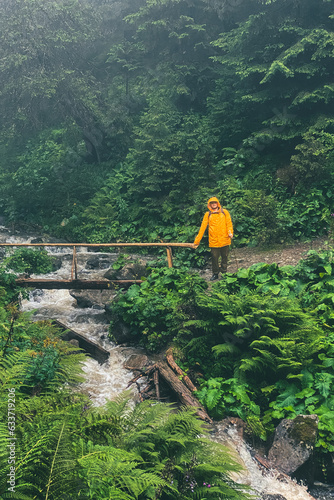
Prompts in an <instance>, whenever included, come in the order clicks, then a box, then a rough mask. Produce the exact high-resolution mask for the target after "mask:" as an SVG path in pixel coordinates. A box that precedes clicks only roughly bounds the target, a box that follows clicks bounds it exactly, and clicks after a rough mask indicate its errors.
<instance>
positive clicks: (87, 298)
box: [70, 290, 116, 309]
mask: <svg viewBox="0 0 334 500" xmlns="http://www.w3.org/2000/svg"><path fill="white" fill-rule="evenodd" d="M115 293H116V292H115V291H113V290H70V295H71V296H72V297H74V298H75V299H76V301H77V305H78V307H95V308H99V309H104V308H105V305H106V304H108V302H110V301H111V300H112V299H113V298H114V296H115Z"/></svg>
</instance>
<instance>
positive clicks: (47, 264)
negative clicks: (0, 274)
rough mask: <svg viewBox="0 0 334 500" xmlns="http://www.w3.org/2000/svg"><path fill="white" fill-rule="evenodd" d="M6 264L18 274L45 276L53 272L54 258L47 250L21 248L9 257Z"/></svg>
mask: <svg viewBox="0 0 334 500" xmlns="http://www.w3.org/2000/svg"><path fill="white" fill-rule="evenodd" d="M4 264H5V265H6V266H7V268H8V269H12V270H13V271H15V272H18V273H29V274H44V273H49V272H51V271H53V258H52V257H50V256H49V255H48V253H47V251H46V250H44V249H40V250H32V249H31V248H21V249H18V250H15V252H14V253H13V254H11V255H10V256H9V257H7V258H6V259H5V261H4Z"/></svg>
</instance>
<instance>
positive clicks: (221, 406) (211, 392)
mask: <svg viewBox="0 0 334 500" xmlns="http://www.w3.org/2000/svg"><path fill="white" fill-rule="evenodd" d="M250 395H251V394H250V388H249V386H248V385H247V384H246V383H240V381H239V380H238V379H236V378H231V379H226V380H224V379H223V378H221V377H218V378H210V379H209V380H207V381H203V383H202V384H201V387H200V390H199V391H198V392H197V393H196V396H197V397H198V399H199V400H200V402H201V403H202V404H203V405H204V406H205V407H206V408H207V409H208V411H209V412H210V414H211V415H212V416H213V418H215V419H216V420H221V419H222V418H225V417H226V416H237V417H239V418H242V419H243V420H246V419H247V418H249V417H250V416H253V417H255V416H256V417H259V416H260V407H259V406H257V405H256V404H255V403H254V402H253V401H252V400H251V398H250Z"/></svg>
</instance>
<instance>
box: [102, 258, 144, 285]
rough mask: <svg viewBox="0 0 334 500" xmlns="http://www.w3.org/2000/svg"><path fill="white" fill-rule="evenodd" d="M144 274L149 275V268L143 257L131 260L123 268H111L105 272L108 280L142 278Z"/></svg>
mask: <svg viewBox="0 0 334 500" xmlns="http://www.w3.org/2000/svg"><path fill="white" fill-rule="evenodd" d="M143 276H147V269H146V262H145V261H144V260H142V259H138V260H136V261H130V262H128V263H127V264H125V266H123V267H122V269H117V270H116V269H109V270H108V271H107V272H106V273H105V274H104V277H105V278H107V279H108V280H140V279H141V278H142V277H143Z"/></svg>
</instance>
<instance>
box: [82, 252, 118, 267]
mask: <svg viewBox="0 0 334 500" xmlns="http://www.w3.org/2000/svg"><path fill="white" fill-rule="evenodd" d="M116 259H117V255H116V254H108V255H104V254H101V255H93V256H92V257H89V259H88V260H87V262H86V266H85V267H86V269H108V267H110V266H111V265H112V264H113V263H114V262H115V261H116Z"/></svg>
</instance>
